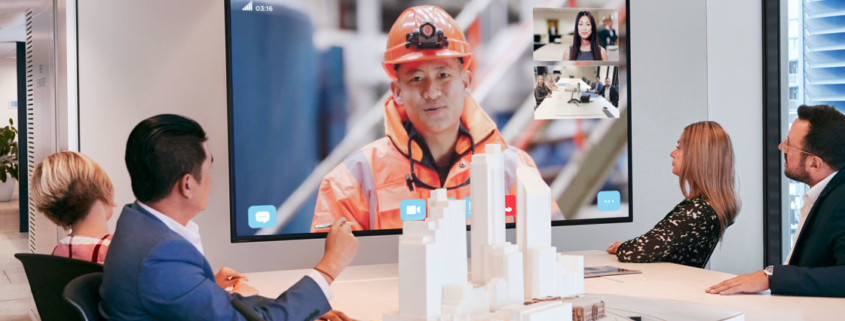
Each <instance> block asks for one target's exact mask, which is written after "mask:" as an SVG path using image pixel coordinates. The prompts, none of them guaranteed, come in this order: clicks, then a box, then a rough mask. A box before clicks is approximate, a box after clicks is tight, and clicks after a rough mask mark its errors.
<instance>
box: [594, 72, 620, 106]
mask: <svg viewBox="0 0 845 321" xmlns="http://www.w3.org/2000/svg"><path fill="white" fill-rule="evenodd" d="M598 95H599V96H602V97H604V99H607V101H609V102H610V103H611V104H613V106H614V107H619V89H617V88H616V86H614V85H611V84H610V78H605V79H604V86H603V87H602V88H601V90H599V93H598Z"/></svg>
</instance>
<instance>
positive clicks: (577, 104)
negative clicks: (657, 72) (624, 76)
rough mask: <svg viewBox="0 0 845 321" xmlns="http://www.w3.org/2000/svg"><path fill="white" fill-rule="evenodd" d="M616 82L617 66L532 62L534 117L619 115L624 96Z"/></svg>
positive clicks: (570, 117) (610, 116) (599, 116)
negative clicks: (540, 63) (540, 64)
mask: <svg viewBox="0 0 845 321" xmlns="http://www.w3.org/2000/svg"><path fill="white" fill-rule="evenodd" d="M619 82H620V79H619V67H617V66H587V67H576V66H536V67H534V84H533V85H534V99H535V101H536V103H537V105H536V106H535V107H534V118H535V119H593V118H598V119H602V118H614V119H615V118H619V115H620V113H621V110H622V109H621V108H620V101H622V100H624V99H625V97H627V96H626V95H625V94H624V93H623V92H622V91H623V89H620V88H624V87H623V86H619Z"/></svg>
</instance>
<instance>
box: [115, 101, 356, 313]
mask: <svg viewBox="0 0 845 321" xmlns="http://www.w3.org/2000/svg"><path fill="white" fill-rule="evenodd" d="M206 140H207V138H206V135H205V131H203V129H202V127H201V126H200V125H199V124H197V123H196V122H195V121H193V120H190V119H187V118H185V117H182V116H177V115H158V116H154V117H151V118H148V119H146V120H144V121H142V122H141V123H139V124H138V125H137V126H135V128H134V129H133V130H132V132H131V133H130V134H129V140H128V142H127V143H126V155H125V160H126V167H127V169H128V170H129V176H130V178H131V180H132V191H133V192H134V194H135V198H136V199H137V201H136V202H135V203H133V204H129V205H126V206H125V207H124V208H123V211H122V212H121V215H120V218H119V219H118V222H117V229H116V230H115V233H114V238H113V239H112V242H111V245H110V247H109V255H108V256H107V257H106V262H105V263H104V266H103V285H102V287H101V288H100V295H101V296H102V301H101V302H100V312H101V313H102V315H103V316H105V318H106V319H107V320H169V319H172V320H245V318H244V317H243V316H242V315H241V314H240V313H238V312H237V311H236V310H235V309H234V308H233V307H232V304H231V301H232V300H233V299H237V300H240V301H241V302H242V303H245V305H246V306H247V307H248V308H251V309H252V310H253V311H254V312H255V313H256V314H258V315H260V316H261V317H262V318H264V319H266V320H296V321H300V320H314V319H316V318H317V317H320V316H323V315H324V314H327V313H329V314H328V315H327V316H326V317H327V318H330V319H332V320H346V316H345V315H343V314H342V313H339V312H329V311H330V310H331V307H330V306H329V300H330V299H331V297H332V292H331V288H330V284H331V282H332V281H333V280H334V279H335V278H336V277H337V276H338V275H339V274H340V272H341V271H342V270H343V269H344V268H345V267H346V266H347V265H349V263H350V262H351V261H352V258H353V257H354V256H355V252H356V251H357V249H358V242H357V240H356V239H355V237H354V236H353V235H352V232H351V230H350V227H349V225H348V224H345V223H346V222H345V220H343V219H342V218H341V219H339V220H338V221H336V222H335V223H334V225H333V226H332V227H331V230H330V232H329V234H328V237H327V239H326V252H325V255H324V256H323V259H322V261H320V263H319V264H317V266H316V267H314V269H313V270H312V271H311V272H310V273H309V274H308V275H306V276H305V277H303V278H302V279H301V280H299V282H297V283H296V284H294V285H293V286H292V287H291V288H290V289H289V290H288V291H286V292H285V293H282V294H281V295H280V296H279V297H278V298H276V299H269V298H264V297H261V296H257V295H252V294H255V293H256V292H255V290H254V289H252V288H250V287H249V286H248V285H247V284H246V283H245V280H244V278H243V276H242V275H241V274H239V273H237V272H235V271H234V270H231V269H228V268H223V269H221V270H220V272H219V273H218V274H217V275H214V274H213V273H212V270H211V266H209V264H208V261H206V259H205V257H204V256H203V253H202V252H203V249H202V242H201V240H200V235H199V228H198V226H197V224H196V223H194V222H193V221H191V219H192V218H194V216H196V215H197V214H199V213H200V212H201V211H202V210H204V209H205V206H206V203H207V202H208V195H209V191H210V190H211V164H212V161H213V157H212V156H211V153H210V152H209V151H208V147H207V145H206ZM226 287H233V292H234V293H230V292H228V291H226V290H225V289H224V288H226Z"/></svg>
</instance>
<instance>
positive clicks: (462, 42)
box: [382, 6, 472, 79]
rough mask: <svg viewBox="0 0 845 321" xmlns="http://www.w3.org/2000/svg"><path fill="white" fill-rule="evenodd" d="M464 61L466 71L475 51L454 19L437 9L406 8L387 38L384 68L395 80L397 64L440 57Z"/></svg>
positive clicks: (423, 7) (430, 7)
mask: <svg viewBox="0 0 845 321" xmlns="http://www.w3.org/2000/svg"><path fill="white" fill-rule="evenodd" d="M446 57H454V58H463V61H464V62H463V70H467V68H469V66H470V64H471V63H472V49H470V47H469V43H467V40H466V38H465V37H464V33H463V32H462V31H461V28H460V26H458V23H457V22H455V19H454V18H452V16H450V15H449V13H447V12H446V10H443V8H440V7H437V6H418V7H412V8H408V9H405V11H403V12H402V14H401V15H399V18H398V19H396V22H395V23H394V24H393V27H391V28H390V33H389V34H388V36H387V49H386V50H385V52H384V62H382V66H383V67H384V71H386V72H387V75H388V76H390V78H392V79H396V70H395V69H394V67H393V66H394V65H395V64H399V63H403V62H411V61H420V60H430V59H438V58H446Z"/></svg>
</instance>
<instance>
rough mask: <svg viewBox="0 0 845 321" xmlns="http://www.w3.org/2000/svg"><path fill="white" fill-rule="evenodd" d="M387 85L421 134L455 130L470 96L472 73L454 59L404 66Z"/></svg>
mask: <svg viewBox="0 0 845 321" xmlns="http://www.w3.org/2000/svg"><path fill="white" fill-rule="evenodd" d="M396 76H397V78H398V79H397V80H395V81H393V83H391V84H390V89H391V90H392V91H393V98H394V99H395V100H396V102H397V103H399V104H401V105H404V106H405V112H406V113H407V115H408V119H410V121H411V123H412V124H414V128H416V129H417V131H419V132H420V133H421V134H426V133H441V132H445V131H448V130H453V129H457V128H458V126H459V125H460V121H461V113H463V111H464V99H465V98H466V97H468V96H469V95H470V88H471V84H472V74H471V73H470V72H469V71H462V67H461V63H460V62H459V61H458V59H455V58H443V59H434V60H425V61H418V62H410V63H403V64H401V65H399V70H398V71H397V72H396Z"/></svg>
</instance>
